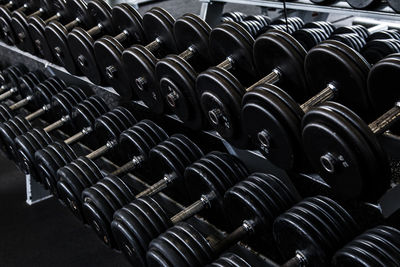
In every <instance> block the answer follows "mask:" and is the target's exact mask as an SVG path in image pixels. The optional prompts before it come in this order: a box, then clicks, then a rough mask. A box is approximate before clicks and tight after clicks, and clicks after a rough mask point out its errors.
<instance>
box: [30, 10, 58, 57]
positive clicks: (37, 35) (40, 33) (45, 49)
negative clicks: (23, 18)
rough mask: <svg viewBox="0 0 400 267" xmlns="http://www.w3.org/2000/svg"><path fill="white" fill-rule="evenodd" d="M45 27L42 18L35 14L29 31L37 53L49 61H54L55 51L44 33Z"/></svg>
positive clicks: (31, 19)
mask: <svg viewBox="0 0 400 267" xmlns="http://www.w3.org/2000/svg"><path fill="white" fill-rule="evenodd" d="M45 28H46V24H45V23H44V21H43V20H42V19H41V18H39V17H37V16H33V17H31V18H30V19H29V25H28V31H29V34H30V36H31V38H32V42H33V44H34V46H35V53H36V54H37V55H38V56H40V57H42V58H44V59H46V60H47V61H50V62H54V58H53V52H52V51H51V49H50V47H49V44H48V42H47V39H46V36H45V35H44V31H45Z"/></svg>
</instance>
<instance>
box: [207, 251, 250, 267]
mask: <svg viewBox="0 0 400 267" xmlns="http://www.w3.org/2000/svg"><path fill="white" fill-rule="evenodd" d="M228 266H232V267H251V265H250V263H248V262H247V261H246V259H244V258H242V257H241V256H239V255H237V254H235V253H232V252H226V253H224V254H222V255H221V256H220V257H219V258H218V259H216V260H215V261H213V262H212V263H210V264H208V265H206V267H228Z"/></svg>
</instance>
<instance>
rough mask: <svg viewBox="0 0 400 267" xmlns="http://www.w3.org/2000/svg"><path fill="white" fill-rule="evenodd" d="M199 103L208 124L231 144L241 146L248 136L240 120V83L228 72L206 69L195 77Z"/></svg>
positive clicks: (244, 143) (241, 92) (244, 145)
mask: <svg viewBox="0 0 400 267" xmlns="http://www.w3.org/2000/svg"><path fill="white" fill-rule="evenodd" d="M196 88H197V90H198V93H199V95H201V97H200V103H201V106H202V109H203V111H204V113H205V116H206V118H207V120H208V121H209V122H210V123H211V125H212V127H213V128H214V129H216V131H217V132H218V133H219V134H220V135H221V136H222V137H223V138H225V139H226V140H227V141H228V142H231V143H232V144H233V145H234V146H237V147H239V148H245V147H247V146H248V144H249V143H248V138H247V136H246V135H244V134H243V131H242V125H241V121H240V110H241V98H242V94H243V92H244V88H243V86H242V85H241V84H240V83H239V82H238V80H237V79H236V78H235V77H234V76H233V75H232V74H230V73H229V72H227V71H224V70H222V69H218V68H210V69H208V70H207V71H205V72H203V73H201V74H200V75H199V76H198V77H197V80H196Z"/></svg>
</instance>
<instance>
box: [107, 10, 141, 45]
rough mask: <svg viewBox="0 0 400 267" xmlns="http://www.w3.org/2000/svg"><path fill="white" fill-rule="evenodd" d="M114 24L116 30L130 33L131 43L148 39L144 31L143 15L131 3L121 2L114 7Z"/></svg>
mask: <svg viewBox="0 0 400 267" xmlns="http://www.w3.org/2000/svg"><path fill="white" fill-rule="evenodd" d="M112 24H113V27H114V32H116V33H121V32H123V31H126V32H127V33H128V37H129V38H128V39H129V40H130V41H129V43H139V44H143V43H144V42H145V40H146V37H145V36H144V31H143V25H142V17H141V16H140V14H139V12H138V11H137V10H136V9H134V8H133V7H132V6H131V5H129V4H124V3H122V4H119V5H116V6H114V7H113V9H112Z"/></svg>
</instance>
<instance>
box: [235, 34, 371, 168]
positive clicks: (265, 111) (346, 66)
mask: <svg viewBox="0 0 400 267" xmlns="http://www.w3.org/2000/svg"><path fill="white" fill-rule="evenodd" d="M350 62H352V63H351V64H350ZM304 66H305V74H306V78H307V81H308V90H309V92H310V94H311V95H312V94H315V93H317V94H316V95H315V96H313V97H312V98H310V99H309V100H307V101H306V102H304V104H302V105H299V104H297V102H296V100H295V99H294V98H292V97H291V96H289V94H287V93H286V92H284V91H283V90H281V89H280V88H278V87H277V86H275V85H270V84H263V85H260V86H258V87H256V88H255V89H253V90H252V91H250V92H248V93H246V94H245V96H244V97H243V101H242V121H243V127H244V129H245V132H246V133H247V134H248V135H249V136H250V138H251V139H252V140H253V143H254V144H256V146H257V147H258V149H259V150H260V151H262V153H263V154H264V155H265V156H266V157H267V158H268V159H270V160H271V161H272V162H273V163H274V164H276V165H278V166H280V167H281V168H284V169H293V168H294V169H298V168H302V166H304V165H303V163H304V157H303V148H302V145H301V136H300V134H301V119H302V117H303V115H304V113H305V112H307V111H308V110H309V109H310V108H311V107H313V106H314V105H316V104H318V103H321V102H323V101H326V100H329V99H332V98H334V99H335V100H336V101H339V102H341V103H343V104H344V105H346V106H349V107H351V108H353V109H355V110H357V111H359V112H360V114H363V116H364V117H368V116H370V113H371V111H370V102H369V99H368V94H367V88H366V87H367V84H366V83H367V76H368V72H369V69H370V65H369V64H368V63H367V62H366V60H365V59H364V58H363V57H362V56H361V55H360V54H359V53H357V52H356V51H354V50H353V49H351V48H350V47H348V46H347V45H345V44H343V43H341V42H338V41H334V40H328V41H325V42H323V43H321V44H320V45H317V46H316V47H314V48H313V49H311V50H310V52H309V53H308V54H307V56H306V58H305V64H304ZM321 88H323V89H322V90H321ZM249 120H250V121H249Z"/></svg>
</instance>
